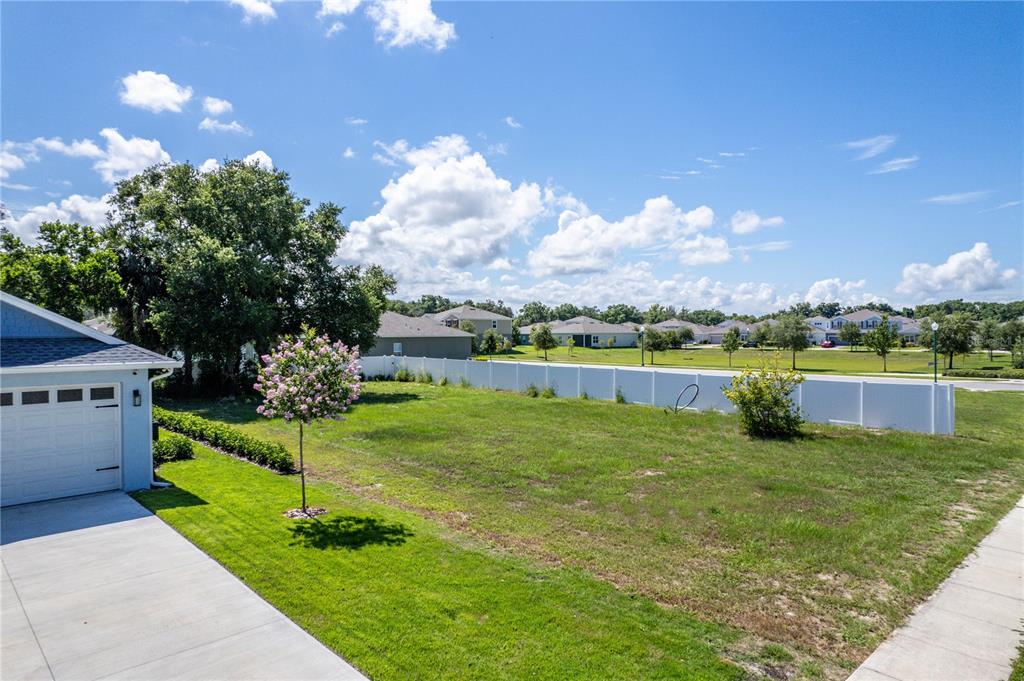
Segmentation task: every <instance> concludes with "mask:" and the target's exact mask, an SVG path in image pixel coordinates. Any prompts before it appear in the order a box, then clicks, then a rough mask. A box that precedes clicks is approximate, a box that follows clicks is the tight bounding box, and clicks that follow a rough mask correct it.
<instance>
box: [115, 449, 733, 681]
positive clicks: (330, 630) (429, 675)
mask: <svg viewBox="0 0 1024 681" xmlns="http://www.w3.org/2000/svg"><path fill="white" fill-rule="evenodd" d="M196 451H197V457H196V459H195V460H193V461H188V462H175V463H168V464H164V465H163V466H161V468H160V475H161V477H163V478H165V479H167V480H170V481H172V482H173V483H174V484H175V485H176V487H175V488H170V489H165V490H158V491H147V492H140V493H136V494H135V495H134V496H135V498H136V499H138V500H139V501H140V502H141V503H143V504H144V505H145V506H147V507H148V508H150V509H152V510H153V511H154V512H156V513H157V515H159V516H160V517H161V518H162V519H163V520H165V521H167V522H168V523H170V524H171V525H172V526H173V527H174V528H175V529H177V530H178V531H179V532H181V533H182V534H184V535H185V536H186V537H188V538H189V539H190V540H191V541H192V542H194V543H195V544H196V545H197V546H199V548H201V549H202V550H203V551H205V552H206V553H208V554H209V555H210V556H212V557H213V558H215V559H216V560H217V561H219V562H220V563H222V564H223V565H224V566H225V567H227V568H228V569H229V570H231V571H232V572H233V573H234V574H235V575H237V576H238V577H239V578H240V579H242V580H243V581H244V582H245V583H246V584H248V585H249V586H250V587H252V588H253V589H255V590H256V591H257V592H258V593H259V594H260V595H261V596H263V597H264V598H265V599H267V600H268V601H270V602H271V603H273V604H274V605H275V606H276V607H277V608H279V609H280V610H281V611H282V612H284V613H285V614H286V615H287V616H288V617H290V618H292V619H293V620H295V621H296V622H297V623H298V624H299V625H300V626H302V627H303V628H304V629H306V630H307V631H309V632H310V633H311V634H313V635H314V636H316V637H317V638H318V639H319V640H320V641H322V642H323V643H324V644H326V645H327V646H328V647H330V648H331V649H333V650H335V651H336V652H338V653H339V654H341V655H343V656H344V657H345V658H346V659H347V660H348V661H349V662H350V663H352V664H354V665H355V666H357V667H358V668H359V669H361V670H362V671H363V672H364V673H366V674H367V675H369V676H371V677H372V678H374V679H440V678H447V679H451V678H457V679H525V678H536V679H566V678H572V679H577V678H578V679H582V678H592V679H604V678H620V679H628V678H651V679H678V678H686V679H705V680H709V681H710V680H715V681H718V680H723V681H725V680H736V681H738V680H739V679H740V678H742V677H743V671H742V670H741V669H740V668H739V667H736V666H733V665H731V664H728V663H726V662H723V661H722V660H721V659H719V657H718V655H717V654H716V652H715V651H716V649H720V648H721V647H722V646H723V645H724V644H725V643H726V642H727V641H729V640H732V639H734V638H735V637H736V634H735V632H731V631H729V630H728V629H727V628H725V627H721V626H715V625H710V624H704V623H701V622H698V621H697V620H695V619H694V618H693V617H691V616H690V615H688V614H686V613H684V612H682V611H672V610H666V609H664V608H660V607H658V606H657V605H656V604H654V603H652V602H651V601H649V600H647V599H644V598H637V597H633V596H630V595H628V594H625V593H622V592H619V591H617V590H615V589H614V588H613V587H611V586H610V585H608V584H605V583H602V582H600V581H598V580H595V579H593V578H592V577H590V576H588V575H586V574H585V573H583V572H581V571H579V570H575V569H572V568H568V567H566V568H557V567H548V566H539V565H536V564H534V563H531V562H530V561H527V560H523V559H521V558H517V557H514V556H510V555H498V554H496V553H495V552H494V551H493V550H491V549H489V548H487V547H485V546H482V545H480V544H479V543H478V542H474V541H472V540H471V539H469V538H467V537H464V536H458V535H453V534H452V533H451V532H449V531H448V530H447V529H446V528H445V527H443V526H442V525H439V524H438V523H435V522H432V521H430V520H427V519H424V518H422V517H420V516H418V515H416V514H413V513H409V512H405V511H401V510H398V509H395V508H391V507H388V506H384V505H381V504H378V503H374V502H371V501H366V500H365V499H362V498H360V497H359V496H357V495H355V494H352V493H350V492H346V491H344V490H342V489H340V488H339V487H338V486H336V485H331V484H329V483H314V484H313V485H311V487H310V489H309V492H310V498H309V502H310V504H311V505H316V506H324V507H327V508H328V509H329V510H330V513H329V514H328V515H326V516H321V517H319V518H317V519H315V520H289V519H287V518H284V517H283V516H282V512H283V511H284V510H286V509H288V508H291V507H294V506H295V505H296V503H297V501H298V498H299V497H298V495H299V488H298V484H297V483H298V480H297V479H296V477H295V476H282V475H277V474H275V473H273V472H271V471H268V470H266V469H263V468H259V467H257V466H254V465H252V464H248V463H245V462H243V461H239V460H237V459H233V458H230V457H228V456H225V455H223V454H218V453H215V452H213V451H211V450H210V449H207V448H206V447H202V446H197V447H196Z"/></svg>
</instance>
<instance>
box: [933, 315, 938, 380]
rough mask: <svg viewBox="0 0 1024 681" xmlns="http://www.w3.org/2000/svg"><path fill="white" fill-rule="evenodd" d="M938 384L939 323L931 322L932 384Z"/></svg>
mask: <svg viewBox="0 0 1024 681" xmlns="http://www.w3.org/2000/svg"><path fill="white" fill-rule="evenodd" d="M938 382H939V323H938V322H932V383H938Z"/></svg>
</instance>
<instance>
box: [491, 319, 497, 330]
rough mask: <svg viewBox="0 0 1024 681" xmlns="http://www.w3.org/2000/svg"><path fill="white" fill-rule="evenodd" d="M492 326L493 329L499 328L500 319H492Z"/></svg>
mask: <svg viewBox="0 0 1024 681" xmlns="http://www.w3.org/2000/svg"><path fill="white" fill-rule="evenodd" d="M491 328H492V329H496V328H498V320H497V319H492V320H491Z"/></svg>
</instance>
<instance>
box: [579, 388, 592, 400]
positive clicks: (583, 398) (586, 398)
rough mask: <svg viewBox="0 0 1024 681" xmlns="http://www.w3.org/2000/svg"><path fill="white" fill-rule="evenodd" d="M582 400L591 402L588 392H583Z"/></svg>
mask: <svg viewBox="0 0 1024 681" xmlns="http://www.w3.org/2000/svg"><path fill="white" fill-rule="evenodd" d="M580 399H581V400H589V399H590V395H588V394H587V392H586V391H585V390H584V391H583V392H582V393H581V394H580Z"/></svg>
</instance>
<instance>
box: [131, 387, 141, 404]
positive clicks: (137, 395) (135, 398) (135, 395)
mask: <svg viewBox="0 0 1024 681" xmlns="http://www.w3.org/2000/svg"><path fill="white" fill-rule="evenodd" d="M132 406H133V407H141V406H142V393H141V392H139V389H138V388H136V389H135V390H133V391H132Z"/></svg>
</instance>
